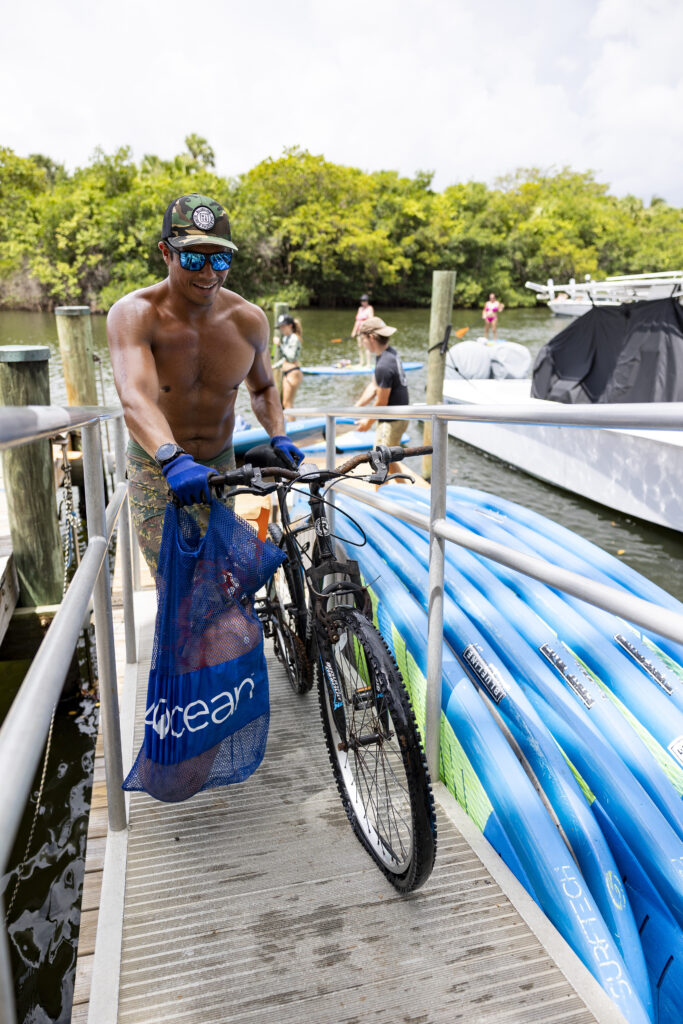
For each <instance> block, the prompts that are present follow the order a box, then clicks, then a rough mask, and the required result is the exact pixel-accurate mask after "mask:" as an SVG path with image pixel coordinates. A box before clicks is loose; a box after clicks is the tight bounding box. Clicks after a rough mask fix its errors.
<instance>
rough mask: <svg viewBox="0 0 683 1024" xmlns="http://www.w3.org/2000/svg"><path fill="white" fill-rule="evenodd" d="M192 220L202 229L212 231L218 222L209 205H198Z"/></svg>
mask: <svg viewBox="0 0 683 1024" xmlns="http://www.w3.org/2000/svg"><path fill="white" fill-rule="evenodd" d="M192 221H193V223H194V225H195V227H198V228H199V230H200V231H210V230H211V228H212V227H213V226H214V224H215V223H216V218H215V217H214V215H213V213H212V211H211V210H210V209H209V207H208V206H198V207H197V209H196V210H195V211H194V212H193V214H192Z"/></svg>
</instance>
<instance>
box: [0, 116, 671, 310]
mask: <svg viewBox="0 0 683 1024" xmlns="http://www.w3.org/2000/svg"><path fill="white" fill-rule="evenodd" d="M185 146H186V150H185V151H184V152H183V153H180V154H178V155H177V156H175V157H173V158H171V159H169V160H163V159H161V158H160V157H158V156H156V155H153V154H148V155H145V156H143V158H142V159H141V160H140V161H139V162H138V163H136V162H135V161H134V160H133V158H132V155H131V151H130V149H129V148H128V147H121V148H120V149H118V150H116V151H115V152H114V153H111V154H107V153H105V152H103V151H102V150H99V149H98V150H96V151H95V153H94V154H93V157H92V159H91V161H90V162H89V164H88V165H87V166H86V167H82V168H78V169H77V170H75V171H74V172H73V173H67V171H66V170H65V169H64V167H62V166H61V165H59V164H56V163H55V162H54V161H53V160H51V159H50V157H48V156H45V155H43V154H39V153H38V154H33V155H32V156H29V157H20V156H17V155H16V154H15V153H13V152H12V150H10V149H7V148H2V147H0V202H2V208H3V211H5V217H3V220H2V223H1V224H0V242H1V243H2V245H1V247H0V304H4V305H5V306H15V307H17V306H18V307H21V306H25V307H29V308H50V307H51V306H52V305H54V304H60V303H88V304H90V305H91V307H92V308H93V309H108V308H109V306H111V305H112V303H113V302H115V301H116V299H118V298H119V297H120V296H122V295H124V294H126V293H127V292H129V291H132V290H134V289H135V288H142V287H146V286H147V285H150V284H152V283H154V282H155V281H158V280H160V279H161V278H162V277H163V276H164V274H165V267H164V263H163V260H162V259H161V255H160V253H159V251H158V240H159V232H160V227H161V219H162V216H163V212H164V210H165V209H166V206H167V205H168V203H169V202H170V201H171V200H172V199H174V198H175V197H176V196H179V195H182V194H183V193H186V192H203V193H206V194H208V195H211V196H214V197H215V198H216V199H218V200H219V201H220V202H222V203H223V204H224V205H225V207H226V209H227V210H228V212H229V215H230V218H231V224H232V232H233V238H234V239H235V241H236V243H237V245H238V246H239V253H238V255H237V258H236V259H235V261H234V264H233V268H232V270H231V274H230V284H231V287H233V288H235V290H237V291H238V292H240V293H241V294H243V295H245V296H246V297H247V298H250V299H252V300H253V301H256V302H258V303H259V304H261V305H263V306H265V307H269V306H270V305H272V303H273V302H274V301H275V300H281V301H286V302H289V304H290V305H291V306H293V307H298V308H301V307H302V306H306V305H308V304H310V303H316V304H319V305H325V306H334V305H345V306H349V305H355V303H356V301H357V299H358V296H359V295H360V294H361V293H362V292H368V293H369V294H370V295H371V296H372V299H373V301H374V302H375V303H376V304H377V305H378V306H380V307H382V306H388V305H421V304H424V305H427V304H428V303H429V300H430V295H431V278H432V271H433V270H435V269H454V270H456V271H457V282H456V303H457V304H458V305H461V306H472V305H481V303H483V301H484V300H485V298H486V295H487V294H488V292H489V291H495V292H496V294H497V295H499V296H500V297H501V298H502V299H503V301H504V302H505V303H506V304H507V305H508V306H514V305H533V304H534V302H535V299H534V296H533V294H532V293H531V292H530V291H528V290H527V289H525V288H524V283H525V281H527V280H535V281H540V282H543V281H545V280H546V279H547V278H548V277H552V278H554V280H555V281H557V282H565V281H567V280H568V279H569V278H570V277H574V278H576V279H577V280H582V279H583V276H584V275H585V274H590V275H591V276H593V277H598V276H603V275H607V274H626V273H638V272H647V271H655V270H668V269H680V268H681V267H683V211H681V210H679V209H676V208H674V207H671V206H669V205H668V204H667V203H666V202H665V201H664V200H663V199H662V198H661V197H658V196H655V197H653V198H652V201H651V203H650V205H649V206H645V205H644V204H643V203H642V201H641V200H639V199H636V198H635V197H633V196H626V197H624V198H617V197H615V196H612V195H610V194H609V191H608V187H607V186H606V185H604V184H601V183H599V182H597V181H596V180H595V178H594V175H593V174H592V172H590V171H585V172H577V171H573V170H571V169H570V168H561V169H559V170H554V169H553V170H546V171H544V170H539V169H537V168H531V169H522V170H518V171H516V172H515V173H514V174H512V175H509V176H507V177H506V178H504V179H501V180H499V181H497V182H496V183H495V186H493V187H490V186H487V185H485V184H483V183H481V182H474V181H469V182H464V183H459V184H454V185H451V186H450V187H449V188H446V189H445V190H444V191H443V192H440V193H437V192H435V191H434V190H433V188H432V177H433V175H432V174H431V172H426V171H419V172H417V173H416V174H415V175H414V176H413V177H412V178H407V177H402V176H401V175H399V174H398V173H397V172H395V171H378V172H374V173H366V172H364V171H361V170H359V169H358V168H355V167H346V166H342V165H340V164H333V163H330V162H328V161H326V160H325V159H324V158H323V157H322V156H316V155H313V154H311V153H308V152H307V151H306V150H302V149H300V148H297V147H294V148H292V149H288V150H285V152H284V153H283V154H282V156H281V157H279V158H278V159H268V160H264V161H262V162H261V163H260V164H258V165H257V166H256V167H254V168H252V169H251V170H250V171H247V172H246V173H245V174H243V175H241V176H240V177H239V178H238V179H236V180H234V181H230V180H227V179H225V178H222V177H220V176H219V175H217V174H216V173H215V170H214V167H215V154H214V151H213V149H212V147H211V146H210V144H209V143H208V141H207V140H206V139H204V138H202V137H201V136H199V135H195V134H191V135H188V136H187V137H186V139H185Z"/></svg>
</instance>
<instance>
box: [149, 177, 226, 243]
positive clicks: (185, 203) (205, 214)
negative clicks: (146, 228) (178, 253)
mask: <svg viewBox="0 0 683 1024" xmlns="http://www.w3.org/2000/svg"><path fill="white" fill-rule="evenodd" d="M161 237H162V238H163V239H164V241H168V242H169V243H170V244H171V245H172V246H173V248H174V249H189V248H190V247H191V246H193V245H198V244H199V243H200V242H201V243H203V244H207V243H210V244H211V245H217V246H219V247H220V248H221V249H226V248H227V249H234V250H235V252H237V246H236V245H235V243H234V242H232V241H231V240H230V221H229V220H228V215H227V213H226V212H225V210H224V209H223V207H222V206H221V204H220V203H217V202H216V200H215V199H209V197H208V196H202V195H199V193H198V192H192V194H191V195H189V196H180V198H179V199H173V200H172V201H171V202H170V203H169V204H168V206H167V208H166V213H165V214H164V222H163V224H162V226H161Z"/></svg>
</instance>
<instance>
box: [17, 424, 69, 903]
mask: <svg viewBox="0 0 683 1024" xmlns="http://www.w3.org/2000/svg"><path fill="white" fill-rule="evenodd" d="M56 441H57V443H58V444H59V445H61V448H62V472H63V473H64V483H63V486H64V501H63V506H64V523H65V526H66V535H65V537H64V582H63V588H62V594H65V593H66V591H67V588H68V586H69V578H68V577H69V567H70V565H71V563H72V561H73V560H74V558H75V561H76V565H77V566H78V564H79V562H80V555H81V552H80V548H79V546H78V526H79V518H78V516H77V515H76V513H75V512H74V493H73V482H72V479H71V463H70V462H69V456H68V452H67V446H68V443H69V441H68V438H64V439H62V438H57V439H56ZM56 713H57V705H56V704H55V706H54V707H53V709H52V718H51V719H50V728H49V730H48V734H47V742H46V744H45V753H44V755H43V771H42V773H41V776H40V783H39V785H38V794H37V797H36V806H35V809H34V811H33V820H32V822H31V828H30V830H29V834H28V839H27V840H26V847H25V849H24V856H23V858H22V860H21V864H20V865H19V867H18V868H17V875H16V878H15V880H14V888H13V890H12V896H11V897H10V900H9V903H8V904H7V907H6V909H5V921H6V922H9V918H10V914H11V912H12V907H13V906H14V902H15V900H16V898H17V893H18V892H19V885H20V883H21V882H22V880H23V879H24V877H25V872H26V861H27V860H28V855H29V853H30V851H31V844H32V843H33V836H34V833H35V830H36V824H37V822H38V814H39V813H40V808H41V805H42V802H43V791H44V789H45V779H46V778H47V764H48V760H49V758H50V750H51V748H52V731H53V729H54V724H55V715H56Z"/></svg>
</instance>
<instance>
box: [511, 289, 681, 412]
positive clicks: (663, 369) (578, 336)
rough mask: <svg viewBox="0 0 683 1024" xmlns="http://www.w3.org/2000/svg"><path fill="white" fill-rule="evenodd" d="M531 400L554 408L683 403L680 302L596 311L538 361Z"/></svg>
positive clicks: (563, 334)
mask: <svg viewBox="0 0 683 1024" xmlns="http://www.w3.org/2000/svg"><path fill="white" fill-rule="evenodd" d="M531 394H532V396H533V397H534V398H548V399H550V400H551V401H554V402H567V403H570V404H578V403H581V402H683V307H682V306H681V304H680V302H679V301H678V300H677V299H672V298H669V299H655V300H653V301H647V300H646V301H643V302H633V303H626V304H624V305H622V306H594V308H593V309H591V310H590V311H589V312H588V313H585V314H584V315H583V316H581V317H579V318H578V319H577V320H575V321H574V322H573V323H571V324H570V325H569V326H568V327H565V329H564V330H563V331H560V333H559V334H557V335H555V337H554V338H552V339H551V340H550V341H549V342H548V343H547V345H544V346H543V348H542V349H541V351H540V352H539V353H538V355H537V356H536V362H535V363H534V368H533V380H532V385H531Z"/></svg>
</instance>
